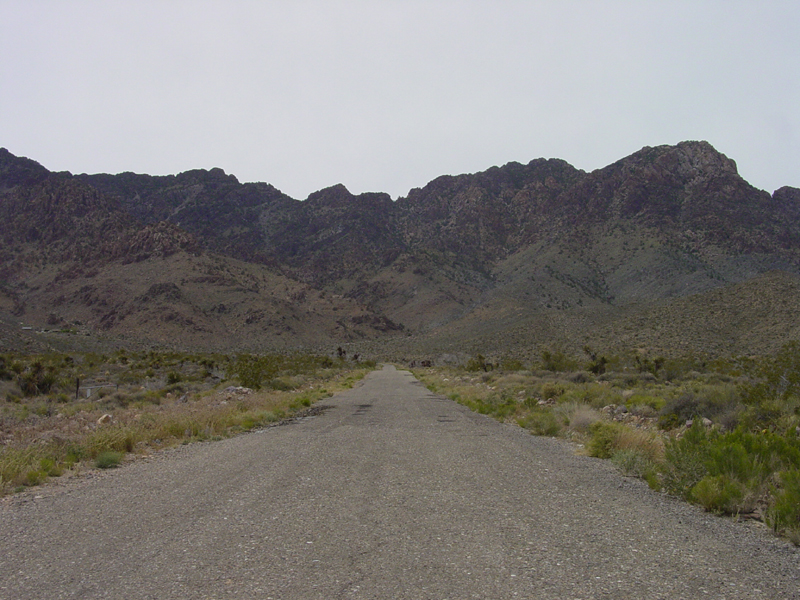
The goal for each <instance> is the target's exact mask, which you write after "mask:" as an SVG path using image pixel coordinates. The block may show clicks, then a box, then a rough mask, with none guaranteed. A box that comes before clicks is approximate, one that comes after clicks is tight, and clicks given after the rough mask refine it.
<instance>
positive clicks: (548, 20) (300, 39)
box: [0, 0, 800, 199]
mask: <svg viewBox="0 0 800 600" xmlns="http://www.w3.org/2000/svg"><path fill="white" fill-rule="evenodd" d="M798 31H800V2H798V1H797V0H792V1H786V2H772V1H770V0H760V1H756V0H753V1H750V2H740V1H736V0H724V1H718V2H717V1H703V0H692V1H686V2H683V1H679V0H664V1H658V0H636V1H621V0H602V1H600V0H597V1H588V0H587V1H579V0H574V1H569V0H557V1H556V0H553V1H534V0H531V1H527V2H525V1H511V0H509V1H503V0H491V1H490V0H486V1H470V0H462V1H437V0H426V1H415V0H401V1H392V0H389V1H386V0H369V1H355V0H350V1H344V0H329V1H317V2H314V1H303V0H286V1H259V2H256V1H251V2H248V1H236V0H225V1H223V0H216V1H201V0H191V1H177V0H175V1H170V0H158V1H152V2H151V1H147V0H130V1H114V0H98V1H81V0H68V1H65V0H52V1H44V0H0V56H2V58H1V59H0V146H1V147H6V148H7V149H8V150H9V151H11V152H12V153H14V154H17V155H22V156H28V157H30V158H33V159H35V160H37V161H39V162H40V163H42V164H43V165H44V166H45V167H47V168H49V169H51V170H69V171H72V172H74V173H82V172H88V173H99V172H109V173H117V172H121V171H135V172H139V173H150V174H154V175H156V174H169V173H178V172H180V171H185V170H188V169H193V168H211V167H215V166H216V167H222V168H223V169H225V171H226V172H228V173H233V174H234V175H236V176H237V177H238V178H239V180H240V181H267V182H269V183H271V184H273V185H275V186H276V187H277V188H279V189H281V190H282V191H284V192H285V193H287V194H289V195H290V196H292V197H294V198H299V199H303V198H305V197H306V196H308V194H309V193H311V192H313V191H315V190H318V189H321V188H323V187H327V186H330V185H333V184H336V183H343V184H344V185H346V186H347V187H348V188H349V189H350V191H352V192H354V193H358V192H364V191H385V192H389V193H390V194H391V195H392V197H396V196H398V195H406V193H407V192H408V190H409V189H410V188H412V187H420V186H422V185H424V184H425V183H427V182H428V181H429V180H431V179H433V178H434V177H437V176H438V175H443V174H457V173H466V172H475V171H481V170H484V169H487V168H489V167H491V166H493V165H501V164H504V163H506V162H509V161H518V162H528V161H530V160H531V159H534V158H538V157H547V158H550V157H555V158H563V159H565V160H567V161H568V162H570V163H572V164H573V165H575V166H576V167H579V168H582V169H585V170H587V171H588V170H593V169H596V168H600V167H603V166H606V165H607V164H610V163H611V162H614V161H615V160H618V159H620V158H622V157H624V156H627V155H628V154H631V153H633V152H635V151H636V150H639V149H640V148H641V147H642V146H655V145H660V144H674V143H677V142H679V141H681V140H687V139H694V140H698V139H704V140H708V141H709V142H711V144H713V145H714V146H715V147H716V148H717V149H718V150H719V151H721V152H723V153H725V154H726V155H728V156H729V157H730V158H733V159H734V160H736V162H737V164H738V166H739V172H740V174H741V175H742V176H743V177H744V178H745V179H747V180H748V181H749V182H750V183H752V184H753V185H755V186H756V187H759V188H762V189H766V190H768V191H770V192H771V191H773V190H774V189H776V188H778V187H780V186H782V185H792V186H796V187H800V41H798Z"/></svg>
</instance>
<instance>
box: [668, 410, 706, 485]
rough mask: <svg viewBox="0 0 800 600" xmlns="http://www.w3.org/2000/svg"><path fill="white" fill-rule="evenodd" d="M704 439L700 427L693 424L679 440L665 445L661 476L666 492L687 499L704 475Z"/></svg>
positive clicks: (703, 433) (704, 434)
mask: <svg viewBox="0 0 800 600" xmlns="http://www.w3.org/2000/svg"><path fill="white" fill-rule="evenodd" d="M708 437H709V434H708V433H707V432H706V430H705V428H704V427H703V425H702V424H701V423H700V422H699V421H695V423H694V424H693V425H692V427H690V428H689V429H688V430H687V431H686V433H685V434H684V435H683V437H681V438H679V439H671V440H670V441H669V442H667V444H666V447H665V449H664V459H665V465H664V473H663V484H664V488H665V489H666V491H668V492H669V493H671V494H674V495H676V496H680V497H681V498H688V497H689V493H690V491H691V489H692V488H693V487H694V486H695V485H697V484H698V483H699V482H700V480H701V479H703V477H705V476H706V475H708V468H707V466H706V462H707V460H708V443H709V440H708Z"/></svg>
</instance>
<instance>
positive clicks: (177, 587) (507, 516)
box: [0, 367, 800, 600]
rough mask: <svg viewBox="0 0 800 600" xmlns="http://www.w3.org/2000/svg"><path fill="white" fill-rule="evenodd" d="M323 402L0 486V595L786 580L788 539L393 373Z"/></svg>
mask: <svg viewBox="0 0 800 600" xmlns="http://www.w3.org/2000/svg"><path fill="white" fill-rule="evenodd" d="M325 404H326V405H327V406H329V407H330V408H329V410H327V411H326V412H325V413H324V414H322V415H320V416H317V417H314V418H309V419H306V420H303V421H301V422H298V423H296V424H292V425H288V426H283V427H274V428H270V429H267V430H265V431H263V432H257V433H252V434H249V435H245V436H241V437H238V438H235V439H230V440H225V441H222V442H217V443H209V444H196V445H192V446H184V447H182V448H181V449H180V450H178V451H175V452H170V453H167V454H166V455H164V456H162V457H161V458H159V459H157V460H154V461H151V462H144V461H143V462H139V463H135V464H132V465H130V466H128V467H126V468H124V469H120V470H117V471H114V472H111V473H109V474H108V475H104V476H102V477H97V478H93V479H84V480H81V481H77V482H72V483H69V484H67V485H64V486H54V487H46V488H42V489H41V490H40V491H39V492H38V494H39V495H40V496H41V497H40V498H38V499H29V500H27V501H25V499H24V498H23V497H18V498H15V499H12V500H11V501H7V502H5V503H4V504H3V506H0V549H2V553H1V554H0V598H3V599H20V600H23V599H28V598H30V599H42V598H47V599H56V598H81V599H84V598H120V599H123V598H124V599H146V598H152V599H170V598H175V599H178V598H180V599H195V598H220V599H222V598H247V599H262V598H273V599H276V600H277V599H283V600H288V599H325V600H331V599H337V598H359V599H361V598H363V599H366V598H381V599H406V598H408V599H412V598H413V599H444V598H450V599H459V600H461V599H468V598H486V599H505V598H536V599H539V598H543V599H549V598H554V599H555V598H558V599H565V598H566V599H573V598H582V599H590V598H591V599H600V598H604V599H605V598H607V599H612V598H613V599H621V598H632V599H633V598H635V599H648V598H669V599H678V598H686V599H696V598H717V599H718V598H728V599H733V598H742V599H744V598H746V599H748V600H752V599H756V598H765V599H776V598H800V554H798V552H797V550H796V549H794V548H793V547H791V546H790V545H788V544H785V543H783V542H781V541H779V540H775V539H773V538H772V537H771V536H770V535H769V534H768V533H767V532H765V531H763V530H762V529H758V528H755V527H754V526H752V525H751V526H748V525H744V524H737V523H734V522H732V521H729V520H724V519H718V518H715V517H712V516H709V515H706V514H704V513H702V512H700V511H699V510H696V509H694V508H692V507H689V506H686V505H684V504H681V503H679V502H677V501H674V500H672V499H670V498H667V497H665V496H663V495H660V494H655V493H652V492H650V491H649V490H648V489H647V487H646V486H644V485H643V484H641V483H640V482H637V481H634V480H629V479H624V478H622V477H621V476H619V475H617V474H616V473H615V472H614V470H613V468H611V467H610V465H608V464H607V463H605V462H602V461H598V460H594V459H589V458H583V457H577V456H575V455H574V453H573V452H572V450H571V448H570V447H569V445H567V444H565V443H563V442H560V441H557V440H550V439H545V438H536V437H533V436H530V435H528V434H526V433H524V432H523V431H521V430H518V429H515V428H513V427H509V426H504V425H501V424H499V423H497V422H495V421H493V420H491V419H488V418H485V417H482V416H480V415H476V414H473V413H470V412H469V411H467V410H466V409H464V408H463V407H461V406H458V405H457V404H455V403H453V402H451V401H449V400H446V399H443V398H440V397H437V396H435V395H433V394H431V393H429V392H428V391H427V390H425V389H424V388H423V387H422V386H421V385H419V383H418V382H416V381H415V380H414V378H413V377H412V376H411V375H410V374H408V373H406V372H403V371H396V370H395V369H394V368H392V367H386V368H384V369H383V370H382V371H377V372H375V373H372V374H371V375H370V376H368V377H367V378H366V379H365V380H364V382H363V385H361V386H359V387H357V388H356V389H353V390H351V391H349V392H347V393H343V394H339V395H337V396H334V397H333V398H331V399H329V401H327V402H326V403H325ZM26 498H31V496H27V497H26Z"/></svg>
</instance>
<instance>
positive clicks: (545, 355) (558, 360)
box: [542, 350, 578, 372]
mask: <svg viewBox="0 0 800 600" xmlns="http://www.w3.org/2000/svg"><path fill="white" fill-rule="evenodd" d="M542 368H543V369H544V370H545V371H553V372H564V371H575V370H576V369H577V368H578V361H577V360H575V359H574V358H571V357H569V356H567V355H566V354H564V353H563V352H561V351H560V350H545V351H544V352H542Z"/></svg>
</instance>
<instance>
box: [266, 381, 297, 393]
mask: <svg viewBox="0 0 800 600" xmlns="http://www.w3.org/2000/svg"><path fill="white" fill-rule="evenodd" d="M266 387H268V388H269V389H271V390H278V391H282V392H290V391H292V390H293V389H294V388H295V386H294V385H293V384H292V383H290V382H288V381H286V380H284V379H270V380H269V381H268V382H267V385H266Z"/></svg>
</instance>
